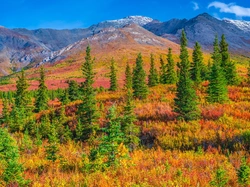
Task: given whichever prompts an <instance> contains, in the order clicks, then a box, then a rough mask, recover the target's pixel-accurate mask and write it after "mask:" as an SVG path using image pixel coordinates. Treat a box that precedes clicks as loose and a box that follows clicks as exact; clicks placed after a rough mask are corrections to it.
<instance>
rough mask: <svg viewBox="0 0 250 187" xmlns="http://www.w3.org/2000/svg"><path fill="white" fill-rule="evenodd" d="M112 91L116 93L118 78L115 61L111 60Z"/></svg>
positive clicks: (110, 88)
mask: <svg viewBox="0 0 250 187" xmlns="http://www.w3.org/2000/svg"><path fill="white" fill-rule="evenodd" d="M109 76H110V77H109V78H110V87H109V90H110V91H116V90H117V88H118V83H117V77H116V68H115V60H114V59H113V58H112V59H111V66H110V75H109Z"/></svg>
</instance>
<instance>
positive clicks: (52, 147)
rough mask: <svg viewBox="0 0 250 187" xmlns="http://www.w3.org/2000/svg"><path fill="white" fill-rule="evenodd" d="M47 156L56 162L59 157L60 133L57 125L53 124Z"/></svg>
mask: <svg viewBox="0 0 250 187" xmlns="http://www.w3.org/2000/svg"><path fill="white" fill-rule="evenodd" d="M45 149H46V154H47V155H46V158H47V159H48V160H51V161H52V162H55V161H56V160H57V159H58V155H57V152H58V150H59V149H58V134H57V132H56V128H55V125H53V124H52V125H51V133H50V134H49V145H48V146H46V147H45Z"/></svg>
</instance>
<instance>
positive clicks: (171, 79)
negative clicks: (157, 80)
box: [166, 48, 177, 84]
mask: <svg viewBox="0 0 250 187" xmlns="http://www.w3.org/2000/svg"><path fill="white" fill-rule="evenodd" d="M167 61H168V63H167V65H166V67H167V70H166V78H167V80H166V83H167V84H175V83H176V81H177V75H176V72H175V63H174V59H173V55H172V49H171V48H169V49H168V55H167Z"/></svg>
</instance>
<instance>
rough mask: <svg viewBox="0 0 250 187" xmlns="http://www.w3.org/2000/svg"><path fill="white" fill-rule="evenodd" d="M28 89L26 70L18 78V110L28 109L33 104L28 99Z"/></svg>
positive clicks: (16, 100) (16, 104)
mask: <svg viewBox="0 0 250 187" xmlns="http://www.w3.org/2000/svg"><path fill="white" fill-rule="evenodd" d="M28 87H29V84H28V82H27V79H26V76H25V74H24V70H22V71H21V75H20V76H18V80H17V82H16V88H17V91H16V97H15V106H16V107H17V108H21V107H22V108H27V106H28V105H29V104H30V103H31V100H30V98H29V97H28Z"/></svg>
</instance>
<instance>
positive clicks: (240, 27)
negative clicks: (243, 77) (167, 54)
mask: <svg viewBox="0 0 250 187" xmlns="http://www.w3.org/2000/svg"><path fill="white" fill-rule="evenodd" d="M144 28H146V29H147V30H149V31H151V32H153V33H155V34H156V35H158V36H162V37H165V38H168V39H170V40H172V41H174V42H177V43H178V42H179V38H180V34H181V30H182V29H184V30H185V32H186V34H187V38H188V40H189V45H190V47H192V46H193V45H194V43H195V42H196V41H198V42H199V43H200V44H201V45H202V47H203V49H204V50H207V51H211V49H212V45H213V41H214V36H215V35H216V34H217V35H218V36H219V37H220V36H221V35H222V34H225V36H226V38H227V41H228V43H229V46H230V50H231V51H232V52H236V53H240V54H245V55H248V56H249V55H250V53H249V52H250V50H249V48H250V27H249V23H248V22H243V21H234V20H219V19H216V18H214V17H212V16H210V15H209V14H207V13H204V14H200V15H198V16H196V17H194V18H192V19H190V20H186V19H183V20H178V19H172V20H169V21H167V22H151V23H148V24H146V25H145V26H144Z"/></svg>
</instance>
